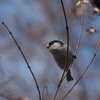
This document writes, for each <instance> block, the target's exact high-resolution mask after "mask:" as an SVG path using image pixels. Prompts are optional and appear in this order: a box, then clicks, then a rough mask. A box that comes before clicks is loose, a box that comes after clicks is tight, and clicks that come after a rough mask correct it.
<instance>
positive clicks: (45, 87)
mask: <svg viewBox="0 0 100 100" xmlns="http://www.w3.org/2000/svg"><path fill="white" fill-rule="evenodd" d="M45 89H46V92H47V100H49V92H48V87H47V86H46V85H45V86H44V88H43V90H42V100H43V93H44V90H45ZM45 99H46V97H45Z"/></svg>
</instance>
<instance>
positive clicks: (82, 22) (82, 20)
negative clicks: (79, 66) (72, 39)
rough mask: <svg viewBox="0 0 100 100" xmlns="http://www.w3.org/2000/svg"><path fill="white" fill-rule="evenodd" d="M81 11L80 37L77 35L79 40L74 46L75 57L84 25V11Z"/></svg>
mask: <svg viewBox="0 0 100 100" xmlns="http://www.w3.org/2000/svg"><path fill="white" fill-rule="evenodd" d="M82 11H83V14H82V15H81V29H80V35H79V38H78V42H77V46H76V50H75V56H77V53H78V49H79V46H80V41H81V38H82V34H83V25H84V9H82Z"/></svg>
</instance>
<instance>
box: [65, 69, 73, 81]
mask: <svg viewBox="0 0 100 100" xmlns="http://www.w3.org/2000/svg"><path fill="white" fill-rule="evenodd" d="M66 78H67V81H68V82H69V81H72V80H74V79H73V77H72V75H71V71H70V70H68V72H67V75H66Z"/></svg>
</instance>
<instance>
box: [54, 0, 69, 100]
mask: <svg viewBox="0 0 100 100" xmlns="http://www.w3.org/2000/svg"><path fill="white" fill-rule="evenodd" d="M61 5H62V9H63V14H64V18H65V24H66V34H67V57H66V60H67V61H66V60H65V66H64V71H63V73H62V76H61V78H60V81H59V83H58V86H57V88H56V90H55V93H54V96H53V99H52V100H55V99H56V96H57V93H58V91H59V88H60V86H61V83H62V82H63V80H64V78H63V77H64V74H65V72H66V64H68V53H69V28H68V22H67V17H66V12H65V8H64V3H63V0H61Z"/></svg>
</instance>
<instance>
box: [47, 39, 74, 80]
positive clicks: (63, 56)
mask: <svg viewBox="0 0 100 100" xmlns="http://www.w3.org/2000/svg"><path fill="white" fill-rule="evenodd" d="M47 48H48V50H49V51H50V52H51V54H52V55H53V57H54V60H55V61H56V63H57V64H58V66H59V67H60V68H61V69H63V70H64V68H65V66H66V70H65V71H66V73H67V74H66V79H67V81H68V82H69V81H72V80H73V77H72V75H71V71H70V65H71V64H72V63H73V60H74V59H75V58H76V56H75V55H73V53H72V50H71V48H70V47H69V51H68V57H67V45H66V44H64V43H63V42H61V41H59V40H53V41H51V42H49V44H47ZM67 58H68V60H67ZM67 61H68V62H67Z"/></svg>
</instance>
